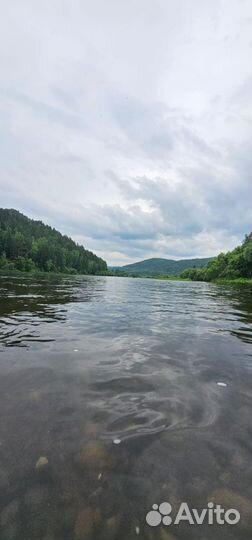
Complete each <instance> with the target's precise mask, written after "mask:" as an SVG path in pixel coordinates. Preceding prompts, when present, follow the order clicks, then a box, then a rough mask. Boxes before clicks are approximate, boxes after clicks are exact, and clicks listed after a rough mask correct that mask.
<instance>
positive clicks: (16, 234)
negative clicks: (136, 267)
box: [0, 209, 252, 284]
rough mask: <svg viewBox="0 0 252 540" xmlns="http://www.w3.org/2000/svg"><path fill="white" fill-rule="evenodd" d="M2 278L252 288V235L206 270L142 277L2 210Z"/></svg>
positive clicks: (0, 258) (68, 239)
mask: <svg viewBox="0 0 252 540" xmlns="http://www.w3.org/2000/svg"><path fill="white" fill-rule="evenodd" d="M0 274H1V275H6V274H8V275H20V274H30V275H34V276H57V275H61V276H63V275H66V276H69V275H100V276H115V277H131V278H140V279H160V280H171V281H203V282H204V281H205V282H214V283H220V284H221V283H237V284H252V233H250V234H249V235H246V236H245V239H244V241H243V243H242V244H241V246H238V247H236V248H235V249H234V250H232V251H230V252H228V253H220V254H219V255H218V256H217V257H215V258H213V259H211V260H209V262H208V263H207V265H205V266H204V267H193V268H187V269H185V270H184V271H183V272H181V273H180V274H179V275H163V274H156V275H155V274H154V275H153V274H151V275H146V274H141V273H133V272H126V271H124V270H123V269H120V268H118V269H114V270H113V269H112V270H110V269H108V267H107V263H106V262H105V261H104V260H103V259H101V258H100V257H98V256H97V255H95V254H94V253H92V252H91V251H88V250H86V249H85V248H84V247H83V246H80V245H78V244H76V242H74V241H73V240H72V239H71V238H69V237H68V236H65V235H62V234H61V233H60V232H58V231H56V230H55V229H53V228H52V227H50V226H48V225H45V224H44V223H42V222H41V221H35V220H32V219H30V218H28V217H26V216H24V215H23V214H21V213H20V212H18V211H17V210H13V209H0Z"/></svg>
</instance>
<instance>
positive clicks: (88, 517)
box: [74, 507, 100, 540]
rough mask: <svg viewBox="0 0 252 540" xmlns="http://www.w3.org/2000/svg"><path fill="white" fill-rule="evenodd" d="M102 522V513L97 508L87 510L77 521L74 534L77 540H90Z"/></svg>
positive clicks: (79, 515) (81, 513)
mask: <svg viewBox="0 0 252 540" xmlns="http://www.w3.org/2000/svg"><path fill="white" fill-rule="evenodd" d="M99 521H100V511H99V509H95V508H91V507H88V508H85V509H84V510H82V511H81V512H80V513H79V514H78V516H77V519H76V522H75V527H74V533H75V538H76V539H77V540H89V538H90V537H91V536H92V534H93V532H94V529H95V527H96V525H97V523H98V522H99Z"/></svg>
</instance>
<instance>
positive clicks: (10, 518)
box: [0, 500, 19, 540]
mask: <svg viewBox="0 0 252 540" xmlns="http://www.w3.org/2000/svg"><path fill="white" fill-rule="evenodd" d="M18 511H19V503H18V501H16V500H14V501H12V502H11V503H10V504H8V505H7V506H5V508H4V509H3V511H2V512H1V514H0V527H1V529H2V530H3V534H4V536H3V538H4V539H6V540H14V539H16V538H17V536H16V533H17V525H18V524H17V514H18ZM1 538H2V536H1Z"/></svg>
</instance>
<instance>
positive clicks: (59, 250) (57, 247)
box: [0, 209, 107, 274]
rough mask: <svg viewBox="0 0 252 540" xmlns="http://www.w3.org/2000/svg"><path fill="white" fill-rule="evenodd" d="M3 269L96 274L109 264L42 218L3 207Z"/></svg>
mask: <svg viewBox="0 0 252 540" xmlns="http://www.w3.org/2000/svg"><path fill="white" fill-rule="evenodd" d="M0 269H1V270H15V269H17V270H22V271H30V272H32V271H36V270H42V271H46V272H66V273H70V274H96V273H100V272H101V273H102V272H104V271H106V270H107V264H106V262H105V261H104V260H103V259H101V258H100V257H97V256H96V255H94V253H92V252H91V251H88V250H86V249H84V247H83V246H79V245H78V244H76V243H75V242H74V241H73V240H72V239H71V238H69V237H68V236H65V235H62V234H61V233H60V232H58V231H56V230H55V229H53V228H52V227H49V226H48V225H45V224H44V223H42V221H35V220H33V219H30V218H28V217H26V216H24V215H23V214H21V213H20V212H18V211H17V210H9V209H0Z"/></svg>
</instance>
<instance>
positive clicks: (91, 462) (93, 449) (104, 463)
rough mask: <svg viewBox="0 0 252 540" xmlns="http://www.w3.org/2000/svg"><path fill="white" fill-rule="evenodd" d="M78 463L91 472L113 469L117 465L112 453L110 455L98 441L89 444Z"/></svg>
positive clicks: (84, 448) (81, 452)
mask: <svg viewBox="0 0 252 540" xmlns="http://www.w3.org/2000/svg"><path fill="white" fill-rule="evenodd" d="M76 461H77V463H78V464H79V465H81V466H83V467H87V468H88V469H89V470H94V469H95V470H99V472H101V471H104V470H106V469H111V468H112V467H113V466H114V464H115V459H114V456H113V455H112V453H109V452H108V451H107V450H106V448H105V447H104V446H103V445H102V444H100V443H99V442H98V441H94V442H91V443H88V444H87V445H86V446H84V447H83V448H82V449H81V451H80V452H79V454H78V456H77V460H76Z"/></svg>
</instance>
